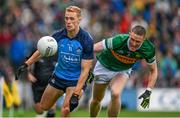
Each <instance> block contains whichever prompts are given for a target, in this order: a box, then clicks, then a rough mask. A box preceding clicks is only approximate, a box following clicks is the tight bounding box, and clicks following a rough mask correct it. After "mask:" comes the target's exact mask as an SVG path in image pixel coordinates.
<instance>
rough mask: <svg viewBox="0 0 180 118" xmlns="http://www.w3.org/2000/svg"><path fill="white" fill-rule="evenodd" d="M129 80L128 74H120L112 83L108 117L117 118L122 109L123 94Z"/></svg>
mask: <svg viewBox="0 0 180 118" xmlns="http://www.w3.org/2000/svg"><path fill="white" fill-rule="evenodd" d="M127 80H128V76H127V75H126V74H118V75H116V76H115V78H114V79H112V80H111V82H110V90H111V101H110V103H109V106H108V117H117V116H118V112H119V109H120V107H121V100H120V99H121V97H120V96H121V93H122V90H123V88H124V86H125V84H126V82H127Z"/></svg>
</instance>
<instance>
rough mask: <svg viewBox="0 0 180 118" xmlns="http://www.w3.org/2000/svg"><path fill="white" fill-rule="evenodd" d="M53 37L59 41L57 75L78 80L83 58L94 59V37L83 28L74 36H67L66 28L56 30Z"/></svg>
mask: <svg viewBox="0 0 180 118" xmlns="http://www.w3.org/2000/svg"><path fill="white" fill-rule="evenodd" d="M52 37H54V38H55V39H56V41H57V43H58V61H57V65H56V67H55V71H54V73H55V75H56V76H57V77H58V78H62V79H65V80H78V79H79V76H80V74H81V60H82V59H87V60H88V59H93V40H92V37H91V36H90V35H89V33H88V32H86V31H84V30H83V29H81V28H80V30H79V32H78V34H77V35H76V37H74V38H69V37H68V36H67V30H66V29H65V28H64V29H62V30H60V31H57V32H55V33H54V34H53V35H52Z"/></svg>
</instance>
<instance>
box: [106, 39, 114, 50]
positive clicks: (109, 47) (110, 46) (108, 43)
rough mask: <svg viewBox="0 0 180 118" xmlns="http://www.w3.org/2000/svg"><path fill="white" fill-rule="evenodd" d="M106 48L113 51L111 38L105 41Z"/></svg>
mask: <svg viewBox="0 0 180 118" xmlns="http://www.w3.org/2000/svg"><path fill="white" fill-rule="evenodd" d="M106 42H107V48H108V49H113V43H112V42H113V38H109V39H107V41H106Z"/></svg>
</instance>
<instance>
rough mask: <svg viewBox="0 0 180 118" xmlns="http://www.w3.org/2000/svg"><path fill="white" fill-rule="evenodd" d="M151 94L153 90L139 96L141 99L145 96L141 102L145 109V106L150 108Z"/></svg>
mask: <svg viewBox="0 0 180 118" xmlns="http://www.w3.org/2000/svg"><path fill="white" fill-rule="evenodd" d="M150 95H151V91H149V90H146V91H145V92H144V93H143V94H142V95H140V96H139V99H142V98H143V101H142V102H141V106H142V107H143V108H144V109H145V108H149V104H150Z"/></svg>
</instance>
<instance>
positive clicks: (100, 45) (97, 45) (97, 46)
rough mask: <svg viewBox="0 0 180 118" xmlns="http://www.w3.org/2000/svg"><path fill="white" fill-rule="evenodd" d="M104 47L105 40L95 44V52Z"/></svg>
mask: <svg viewBox="0 0 180 118" xmlns="http://www.w3.org/2000/svg"><path fill="white" fill-rule="evenodd" d="M103 49H104V46H103V41H100V42H98V43H96V44H94V53H97V52H100V51H102V50H103Z"/></svg>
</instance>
